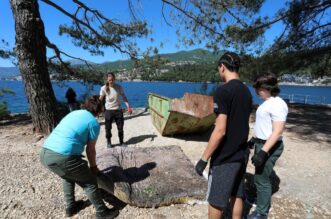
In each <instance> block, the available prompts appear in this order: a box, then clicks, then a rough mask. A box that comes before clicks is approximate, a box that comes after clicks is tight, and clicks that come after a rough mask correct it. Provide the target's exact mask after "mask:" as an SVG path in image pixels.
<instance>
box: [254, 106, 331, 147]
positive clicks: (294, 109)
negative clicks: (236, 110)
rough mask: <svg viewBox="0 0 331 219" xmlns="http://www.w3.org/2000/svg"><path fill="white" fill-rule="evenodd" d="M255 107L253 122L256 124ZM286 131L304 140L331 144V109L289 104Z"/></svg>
mask: <svg viewBox="0 0 331 219" xmlns="http://www.w3.org/2000/svg"><path fill="white" fill-rule="evenodd" d="M256 107H257V106H255V107H254V108H255V109H254V110H253V112H252V114H251V119H250V121H251V122H255V110H256ZM286 131H288V132H292V133H295V134H296V135H297V137H299V138H300V139H302V140H309V141H315V142H328V143H331V107H327V106H317V105H305V104H289V114H288V117H287V121H286Z"/></svg>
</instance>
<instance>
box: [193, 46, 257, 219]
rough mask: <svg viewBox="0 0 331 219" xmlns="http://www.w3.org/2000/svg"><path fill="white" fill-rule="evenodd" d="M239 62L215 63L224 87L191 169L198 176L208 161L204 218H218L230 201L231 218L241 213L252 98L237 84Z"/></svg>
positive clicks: (230, 58) (229, 57)
mask: <svg viewBox="0 0 331 219" xmlns="http://www.w3.org/2000/svg"><path fill="white" fill-rule="evenodd" d="M239 66H240V58H239V56H238V55H237V54H235V53H232V52H227V53H225V54H224V55H223V56H222V57H221V58H220V60H219V62H218V72H219V74H220V76H221V78H222V79H223V80H225V84H224V85H222V86H220V87H219V88H218V89H217V90H216V94H215V96H214V102H215V104H214V105H215V107H216V108H215V113H216V114H217V118H216V122H215V128H214V130H213V132H212V134H211V136H210V139H209V142H208V146H207V148H206V149H205V151H204V153H203V155H202V158H201V159H200V160H199V162H198V163H197V164H196V166H195V169H196V171H197V173H198V174H199V175H202V173H203V171H204V169H205V168H206V166H207V163H208V160H209V158H211V159H210V171H209V176H208V194H207V200H208V203H209V207H208V217H209V218H210V219H211V218H221V217H222V214H223V211H224V209H225V208H226V207H227V206H228V204H229V199H230V198H231V202H230V204H231V208H232V209H231V210H232V218H234V219H235V218H238V219H239V218H241V217H242V212H243V193H244V173H245V171H246V164H245V158H246V156H247V151H248V149H247V148H248V145H247V138H248V134H249V115H250V113H251V109H252V96H251V93H250V91H249V90H248V88H247V87H246V86H245V85H244V84H243V83H242V82H241V81H240V80H239V74H238V71H239Z"/></svg>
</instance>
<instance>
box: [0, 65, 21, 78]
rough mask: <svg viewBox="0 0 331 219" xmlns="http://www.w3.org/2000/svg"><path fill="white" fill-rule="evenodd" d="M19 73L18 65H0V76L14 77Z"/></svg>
mask: <svg viewBox="0 0 331 219" xmlns="http://www.w3.org/2000/svg"><path fill="white" fill-rule="evenodd" d="M18 75H20V70H19V69H18V67H0V78H8V77H15V76H18Z"/></svg>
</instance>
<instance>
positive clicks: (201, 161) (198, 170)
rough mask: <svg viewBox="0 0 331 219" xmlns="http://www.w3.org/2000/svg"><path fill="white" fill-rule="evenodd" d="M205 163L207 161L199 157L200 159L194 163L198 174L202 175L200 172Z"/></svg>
mask: <svg viewBox="0 0 331 219" xmlns="http://www.w3.org/2000/svg"><path fill="white" fill-rule="evenodd" d="M207 163H208V161H205V160H202V159H200V160H199V161H198V163H197V164H196V165H195V171H196V172H197V173H198V174H199V175H200V176H202V173H203V171H204V169H205V168H206V166H207Z"/></svg>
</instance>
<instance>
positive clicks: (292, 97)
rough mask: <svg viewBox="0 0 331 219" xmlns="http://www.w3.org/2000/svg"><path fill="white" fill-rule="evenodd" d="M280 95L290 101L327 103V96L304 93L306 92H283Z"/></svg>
mask: <svg viewBox="0 0 331 219" xmlns="http://www.w3.org/2000/svg"><path fill="white" fill-rule="evenodd" d="M280 97H281V98H283V99H284V100H285V101H287V102H289V103H303V104H314V105H315V104H319V105H326V97H325V96H316V95H304V94H281V95H280Z"/></svg>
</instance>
